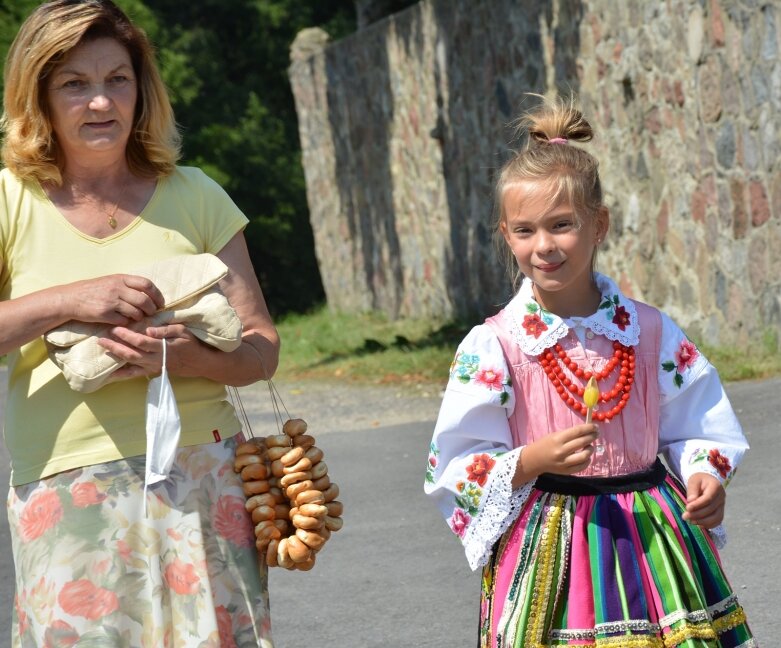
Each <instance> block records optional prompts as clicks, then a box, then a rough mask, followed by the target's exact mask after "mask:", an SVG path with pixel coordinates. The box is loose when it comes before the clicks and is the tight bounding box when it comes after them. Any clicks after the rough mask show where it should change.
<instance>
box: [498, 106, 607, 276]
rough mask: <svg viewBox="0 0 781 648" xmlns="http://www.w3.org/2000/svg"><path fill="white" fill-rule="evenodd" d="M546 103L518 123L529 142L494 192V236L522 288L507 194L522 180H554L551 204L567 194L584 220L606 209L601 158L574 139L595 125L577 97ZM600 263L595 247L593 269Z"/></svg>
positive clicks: (589, 133) (582, 138) (588, 135)
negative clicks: (506, 230)
mask: <svg viewBox="0 0 781 648" xmlns="http://www.w3.org/2000/svg"><path fill="white" fill-rule="evenodd" d="M533 96H536V97H539V98H540V100H541V102H540V104H539V105H538V106H536V107H535V108H534V109H532V110H530V111H529V112H527V113H526V114H524V115H523V116H522V117H521V118H520V119H519V120H518V122H517V124H516V126H517V130H518V133H521V134H523V133H525V134H526V135H527V139H526V145H525V147H524V148H523V149H522V150H521V151H518V152H516V153H515V154H514V155H513V156H512V157H511V158H510V159H509V160H508V161H507V162H506V163H505V164H504V166H503V167H502V168H501V170H500V172H499V178H498V180H497V183H496V191H495V205H496V210H495V223H494V234H495V240H496V242H497V247H498V249H499V253H500V256H501V257H502V259H503V261H504V264H505V267H506V269H507V272H508V274H509V276H510V277H511V278H512V280H513V285H514V286H515V287H516V288H517V287H518V284H519V282H520V279H521V274H520V271H519V269H518V266H517V264H516V262H515V257H514V256H513V254H512V251H511V250H510V248H509V246H508V245H507V244H506V243H505V241H504V238H503V237H502V235H501V230H500V226H501V224H502V223H503V222H505V220H506V218H507V214H506V213H505V211H504V193H505V191H506V190H507V189H508V188H509V187H511V186H513V185H516V184H517V183H520V182H524V181H541V182H542V181H544V182H549V183H550V196H549V199H550V201H551V205H554V204H556V203H557V202H558V201H559V200H560V199H561V198H562V197H564V198H565V199H566V200H567V201H568V202H569V204H570V205H572V208H573V210H574V212H575V215H576V217H577V218H578V220H579V221H580V223H581V224H582V222H583V220H584V219H586V218H596V217H597V215H598V213H599V211H600V209H601V208H602V207H603V205H604V203H603V197H602V184H601V182H600V180H599V162H597V160H596V158H595V157H594V156H593V155H591V154H590V153H588V152H586V151H584V150H583V149H581V148H579V147H576V146H570V145H569V142H588V141H591V139H593V137H594V131H593V130H592V128H591V124H589V123H588V121H587V120H586V118H585V117H584V116H583V113H582V112H581V111H580V110H579V109H578V108H577V107H576V105H575V100H574V99H573V98H570V99H563V98H561V97H557V98H556V99H553V100H549V99H545V98H544V97H540V95H533ZM595 261H596V250H595V251H594V257H593V258H592V268H593V267H594V263H595Z"/></svg>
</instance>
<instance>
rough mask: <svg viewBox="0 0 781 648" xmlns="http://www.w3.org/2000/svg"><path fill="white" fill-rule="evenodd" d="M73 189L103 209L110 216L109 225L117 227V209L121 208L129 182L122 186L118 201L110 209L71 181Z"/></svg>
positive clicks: (113, 227)
mask: <svg viewBox="0 0 781 648" xmlns="http://www.w3.org/2000/svg"><path fill="white" fill-rule="evenodd" d="M71 189H72V190H73V191H75V192H76V193H77V194H79V195H80V196H81V197H82V198H83V199H84V200H86V201H87V202H88V203H91V204H92V205H94V207H95V208H96V209H98V210H99V211H102V212H103V213H104V214H105V215H106V216H108V226H109V227H110V228H111V229H117V218H116V216H117V211H118V210H119V203H120V202H121V201H122V197H123V196H124V195H125V191H127V184H125V185H124V186H123V187H122V191H120V192H119V197H118V198H117V201H116V202H115V203H114V206H113V207H112V208H111V209H110V210H107V209H105V207H103V206H101V205H99V204H98V203H97V201H95V200H93V199H92V198H91V197H90V196H88V195H87V194H86V193H84V192H83V191H82V190H81V189H79V188H78V187H77V186H76V185H74V184H73V181H71Z"/></svg>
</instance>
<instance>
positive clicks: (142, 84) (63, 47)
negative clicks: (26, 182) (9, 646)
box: [1, 0, 181, 185]
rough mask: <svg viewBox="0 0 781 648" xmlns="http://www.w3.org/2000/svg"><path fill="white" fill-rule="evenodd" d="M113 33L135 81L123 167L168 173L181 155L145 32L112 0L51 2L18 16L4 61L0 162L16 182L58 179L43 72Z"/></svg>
mask: <svg viewBox="0 0 781 648" xmlns="http://www.w3.org/2000/svg"><path fill="white" fill-rule="evenodd" d="M98 38H113V39H115V40H116V41H118V42H119V43H120V44H122V45H123V46H124V47H125V48H126V49H127V51H128V53H129V55H130V59H131V61H132V64H133V70H134V73H135V76H136V82H137V84H138V97H137V99H136V110H135V116H134V120H133V130H132V132H131V135H130V138H129V140H128V143H127V150H126V156H127V162H128V165H129V167H130V170H131V171H132V172H133V173H135V174H136V175H139V176H142V177H154V178H157V177H161V176H165V175H168V174H170V173H171V172H172V171H173V169H174V166H175V164H176V161H177V160H178V159H179V154H180V143H181V139H180V135H179V132H178V131H177V128H176V122H175V120H174V114H173V109H172V107H171V102H170V99H169V97H168V92H167V90H166V88H165V85H164V84H163V81H162V79H161V78H160V73H159V71H158V69H157V65H156V63H155V58H154V51H153V48H152V45H151V43H150V42H149V39H148V38H147V36H146V34H145V33H144V32H143V31H142V30H140V29H139V28H138V27H136V26H135V25H133V23H132V22H131V21H130V19H129V18H128V17H127V16H126V15H125V14H124V13H123V12H122V10H121V9H119V7H117V6H116V5H115V4H114V3H113V2H111V0H53V1H52V2H46V3H44V4H42V5H40V6H39V7H38V8H36V9H35V11H33V13H32V14H30V16H29V17H28V18H27V20H25V22H24V23H23V24H22V26H21V27H20V29H19V32H18V33H17V35H16V38H15V39H14V42H13V44H12V45H11V49H10V50H9V52H8V57H7V59H6V63H5V92H4V96H3V107H4V111H3V117H2V122H1V125H2V129H3V131H4V133H5V138H4V141H3V146H2V156H3V163H4V164H5V166H6V167H7V168H8V169H10V170H11V171H12V172H13V173H14V174H16V175H17V176H18V177H20V178H21V179H32V178H35V179H37V180H38V181H39V182H47V181H48V182H54V183H55V184H58V185H59V184H61V183H62V171H63V165H64V160H63V158H62V151H61V150H60V148H59V146H58V144H57V138H56V136H55V134H54V132H53V130H52V124H51V118H50V111H49V106H48V100H47V96H48V95H47V83H48V77H49V75H50V74H51V72H52V70H53V69H54V67H55V66H56V65H57V64H58V63H60V62H61V61H62V60H63V59H64V58H65V56H67V54H68V53H69V52H70V51H71V50H72V49H73V48H75V47H77V46H78V45H80V44H82V43H85V42H89V41H92V40H95V39H98Z"/></svg>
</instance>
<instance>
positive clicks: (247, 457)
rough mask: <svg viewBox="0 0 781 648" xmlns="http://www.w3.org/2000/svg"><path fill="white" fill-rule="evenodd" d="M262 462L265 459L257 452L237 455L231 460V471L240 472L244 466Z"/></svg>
mask: <svg viewBox="0 0 781 648" xmlns="http://www.w3.org/2000/svg"><path fill="white" fill-rule="evenodd" d="M262 463H265V460H264V459H263V457H261V456H260V455H259V454H243V455H238V456H236V458H235V459H234V460H233V472H241V470H242V468H245V467H246V466H249V465H251V464H262Z"/></svg>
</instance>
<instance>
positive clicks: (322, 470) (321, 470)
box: [312, 461, 328, 479]
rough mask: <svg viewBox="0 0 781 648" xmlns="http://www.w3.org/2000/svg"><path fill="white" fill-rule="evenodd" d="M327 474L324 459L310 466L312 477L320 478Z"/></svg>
mask: <svg viewBox="0 0 781 648" xmlns="http://www.w3.org/2000/svg"><path fill="white" fill-rule="evenodd" d="M327 474H328V466H327V465H326V463H325V461H320V462H318V463H316V464H315V465H314V466H312V479H320V478H321V477H325V476H326V475H327Z"/></svg>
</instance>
